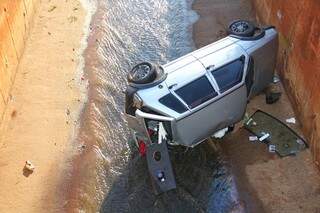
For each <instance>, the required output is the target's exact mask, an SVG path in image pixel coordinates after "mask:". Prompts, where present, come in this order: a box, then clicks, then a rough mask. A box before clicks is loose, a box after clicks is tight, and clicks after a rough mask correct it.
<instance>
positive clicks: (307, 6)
mask: <svg viewBox="0 0 320 213" xmlns="http://www.w3.org/2000/svg"><path fill="white" fill-rule="evenodd" d="M252 2H253V5H254V7H255V9H256V12H257V17H258V19H259V20H260V22H262V23H267V24H272V25H275V26H276V27H277V29H278V30H279V32H280V34H279V42H280V50H279V55H278V65H277V71H278V72H279V74H280V76H281V78H282V80H283V83H284V86H285V88H286V90H287V92H288V94H289V97H290V99H291V101H292V103H293V105H294V108H295V111H296V115H297V117H298V118H299V120H300V121H301V123H302V130H303V132H304V135H305V137H306V138H307V140H308V142H309V145H310V148H311V151H312V153H313V157H314V160H315V162H316V164H317V165H318V166H320V164H319V163H320V1H319V0H299V1H298V0H296V1H289V0H252Z"/></svg>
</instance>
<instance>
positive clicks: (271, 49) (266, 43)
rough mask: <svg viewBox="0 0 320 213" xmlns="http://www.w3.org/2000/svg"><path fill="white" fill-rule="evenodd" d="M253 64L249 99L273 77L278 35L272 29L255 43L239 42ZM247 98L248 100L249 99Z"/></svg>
mask: <svg viewBox="0 0 320 213" xmlns="http://www.w3.org/2000/svg"><path fill="white" fill-rule="evenodd" d="M237 44H238V45H240V46H242V47H243V48H244V49H245V51H246V52H247V54H248V55H249V56H250V57H251V58H252V59H253V63H254V82H253V86H252V89H251V94H250V97H252V96H255V95H256V94H258V93H259V92H261V91H262V90H263V89H265V88H266V87H267V86H268V85H269V84H270V83H271V82H272V79H273V76H274V70H275V66H276V58H277V51H278V34H277V31H276V30H275V29H273V28H271V29H268V30H266V31H265V35H264V36H263V37H262V38H260V39H258V40H255V41H239V42H237ZM250 97H249V98H250Z"/></svg>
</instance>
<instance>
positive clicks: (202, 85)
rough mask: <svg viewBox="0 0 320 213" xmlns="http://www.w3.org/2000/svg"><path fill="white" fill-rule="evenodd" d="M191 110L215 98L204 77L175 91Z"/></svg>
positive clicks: (213, 91)
mask: <svg viewBox="0 0 320 213" xmlns="http://www.w3.org/2000/svg"><path fill="white" fill-rule="evenodd" d="M175 92H176V93H177V94H178V95H179V96H180V97H181V98H182V99H183V100H184V101H185V102H186V103H187V105H188V106H189V107H190V108H191V109H192V108H195V107H196V106H199V105H200V104H202V103H204V102H206V101H208V100H210V99H211V98H213V97H215V96H217V92H216V91H215V90H214V89H213V87H212V86H211V84H210V82H209V80H208V79H207V77H206V76H202V77H200V78H198V79H197V80H195V81H193V82H191V83H189V84H187V85H185V86H183V87H181V88H179V89H178V90H176V91H175Z"/></svg>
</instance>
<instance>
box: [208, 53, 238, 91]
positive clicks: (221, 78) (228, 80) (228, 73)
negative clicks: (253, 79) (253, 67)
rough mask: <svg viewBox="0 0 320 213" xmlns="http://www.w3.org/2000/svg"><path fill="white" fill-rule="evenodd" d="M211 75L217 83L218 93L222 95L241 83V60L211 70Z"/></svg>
mask: <svg viewBox="0 0 320 213" xmlns="http://www.w3.org/2000/svg"><path fill="white" fill-rule="evenodd" d="M211 73H212V75H213V77H214V78H215V79H216V81H217V83H218V86H219V88H220V92H221V93H223V92H225V91H227V90H228V89H230V88H231V87H233V86H235V85H237V84H238V83H240V82H241V80H242V74H243V60H241V59H238V60H236V61H233V62H231V63H229V64H227V65H225V66H223V67H221V68H218V69H216V70H213V71H212V72H211Z"/></svg>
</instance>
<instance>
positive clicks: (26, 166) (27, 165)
mask: <svg viewBox="0 0 320 213" xmlns="http://www.w3.org/2000/svg"><path fill="white" fill-rule="evenodd" d="M24 168H25V169H27V170H28V171H30V172H33V171H34V169H35V166H34V165H33V164H32V163H31V161H29V160H27V161H26V164H25V165H24Z"/></svg>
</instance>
